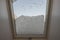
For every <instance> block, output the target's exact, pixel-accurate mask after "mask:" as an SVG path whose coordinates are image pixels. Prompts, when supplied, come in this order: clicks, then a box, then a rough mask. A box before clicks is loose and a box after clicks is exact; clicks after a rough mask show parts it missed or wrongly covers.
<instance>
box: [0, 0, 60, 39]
mask: <svg viewBox="0 0 60 40" xmlns="http://www.w3.org/2000/svg"><path fill="white" fill-rule="evenodd" d="M1 19H2V21H1ZM0 23H1V24H0V40H12V36H11V30H10V25H9V21H8V13H7V9H6V0H0ZM48 38H49V40H60V0H53V10H52V16H51V21H50V32H49V36H48Z"/></svg>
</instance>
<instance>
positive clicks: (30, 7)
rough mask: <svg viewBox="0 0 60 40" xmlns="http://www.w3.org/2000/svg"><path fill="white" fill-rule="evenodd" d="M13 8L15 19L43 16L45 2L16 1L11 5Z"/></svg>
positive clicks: (44, 0) (42, 0)
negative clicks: (22, 16) (23, 16)
mask: <svg viewBox="0 0 60 40" xmlns="http://www.w3.org/2000/svg"><path fill="white" fill-rule="evenodd" d="M13 8H14V14H15V16H17V17H19V16H21V15H25V16H37V15H44V14H45V13H46V0H17V1H15V2H14V3H13Z"/></svg>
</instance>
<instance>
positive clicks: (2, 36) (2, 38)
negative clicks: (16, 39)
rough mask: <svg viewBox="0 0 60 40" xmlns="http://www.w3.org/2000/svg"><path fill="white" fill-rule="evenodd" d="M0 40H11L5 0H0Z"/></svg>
mask: <svg viewBox="0 0 60 40" xmlns="http://www.w3.org/2000/svg"><path fill="white" fill-rule="evenodd" d="M0 40H12V34H11V30H10V24H9V20H8V13H7V6H6V0H0Z"/></svg>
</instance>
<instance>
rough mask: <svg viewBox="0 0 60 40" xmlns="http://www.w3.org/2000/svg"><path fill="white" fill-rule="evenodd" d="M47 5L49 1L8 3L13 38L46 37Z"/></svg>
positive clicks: (36, 0)
mask: <svg viewBox="0 0 60 40" xmlns="http://www.w3.org/2000/svg"><path fill="white" fill-rule="evenodd" d="M49 3H50V1H49V0H14V1H13V2H12V1H9V5H10V9H11V12H10V14H11V15H12V16H11V15H10V17H11V20H12V23H13V24H12V27H13V35H14V37H22V38H23V37H25V38H27V37H28V38H29V37H31V38H33V37H46V35H47V25H48V22H47V21H48V16H49V8H50V5H49ZM12 10H13V11H12Z"/></svg>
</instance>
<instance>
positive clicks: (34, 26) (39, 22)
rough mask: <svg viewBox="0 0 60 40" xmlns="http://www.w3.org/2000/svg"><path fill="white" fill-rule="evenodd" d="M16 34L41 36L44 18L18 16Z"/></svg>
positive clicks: (41, 16)
mask: <svg viewBox="0 0 60 40" xmlns="http://www.w3.org/2000/svg"><path fill="white" fill-rule="evenodd" d="M16 32H17V34H43V32H44V16H43V15H38V16H32V17H30V16H23V15H22V16H20V17H18V18H17V19H16Z"/></svg>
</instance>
